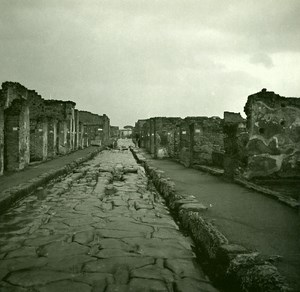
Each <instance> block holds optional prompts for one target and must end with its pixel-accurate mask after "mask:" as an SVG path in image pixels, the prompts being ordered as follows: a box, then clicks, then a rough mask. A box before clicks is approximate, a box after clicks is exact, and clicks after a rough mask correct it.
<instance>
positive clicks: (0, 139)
mask: <svg viewBox="0 0 300 292" xmlns="http://www.w3.org/2000/svg"><path fill="white" fill-rule="evenodd" d="M1 94H2V91H1V90H0V96H1ZM0 100H1V98H0ZM3 171H4V109H3V107H1V105H0V175H2V174H3Z"/></svg>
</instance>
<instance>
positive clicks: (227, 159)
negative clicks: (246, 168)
mask: <svg viewBox="0 0 300 292" xmlns="http://www.w3.org/2000/svg"><path fill="white" fill-rule="evenodd" d="M244 124H245V121H244V119H243V118H242V117H241V115H240V114H239V113H232V112H224V125H223V131H224V150H225V155H224V174H225V175H226V176H227V177H229V178H233V177H234V176H235V174H237V172H238V168H239V165H240V164H241V163H242V161H241V159H242V158H241V157H240V149H239V148H240V141H239V135H240V133H241V132H242V130H243V127H242V126H241V125H244Z"/></svg>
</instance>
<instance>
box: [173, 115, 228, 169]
mask: <svg viewBox="0 0 300 292" xmlns="http://www.w3.org/2000/svg"><path fill="white" fill-rule="evenodd" d="M223 145H224V144H223V129H222V120H221V119H220V118H219V117H212V118H208V117H187V118H185V119H184V120H183V121H182V123H181V125H180V146H179V148H180V150H179V160H180V162H181V163H182V164H184V165H185V166H186V167H189V166H192V165H214V164H215V162H214V159H213V154H214V153H222V151H223V149H224V146H223Z"/></svg>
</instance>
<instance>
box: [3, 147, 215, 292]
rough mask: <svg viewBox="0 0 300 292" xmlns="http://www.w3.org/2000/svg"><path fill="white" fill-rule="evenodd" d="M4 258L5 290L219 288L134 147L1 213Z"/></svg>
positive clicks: (86, 167) (102, 155)
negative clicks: (205, 271) (134, 154)
mask: <svg viewBox="0 0 300 292" xmlns="http://www.w3.org/2000/svg"><path fill="white" fill-rule="evenodd" d="M0 259H1V261H0V280H1V279H2V280H1V281H0V291H55V292H59V291H80V292H85V291H106V292H108V291H178V292H179V291H216V290H215V289H214V288H213V287H212V286H211V284H210V283H209V281H208V279H207V277H206V276H205V275H204V274H203V272H202V270H201V268H200V267H199V265H198V264H197V263H196V261H195V256H194V253H193V251H192V249H191V241H190V240H189V239H188V238H186V237H184V236H183V235H182V233H181V232H180V231H179V230H178V227H177V225H176V224H175V223H174V221H173V219H172V218H171V216H170V214H169V212H168V210H167V208H166V206H165V204H164V202H163V201H162V199H161V198H160V197H159V196H158V194H157V193H156V192H155V191H154V190H153V188H152V187H151V184H149V183H148V180H147V178H146V176H145V174H144V172H143V169H142V168H141V167H139V166H138V165H137V163H136V162H135V160H134V158H133V157H132V155H131V153H130V152H129V151H128V150H125V151H117V150H112V151H104V152H102V153H100V154H99V155H98V156H97V157H96V158H94V159H93V160H91V161H89V162H88V163H85V164H84V165H82V166H81V167H79V168H78V169H76V170H75V172H73V173H71V174H69V175H67V176H65V177H63V178H61V179H60V180H57V181H56V182H52V183H51V184H50V185H48V187H47V188H45V189H43V190H40V191H38V192H36V193H34V194H33V195H31V196H29V197H27V198H25V199H24V200H22V201H21V202H20V203H19V204H18V205H17V206H16V207H14V208H13V209H10V210H9V211H7V212H6V213H5V214H3V215H1V218H0Z"/></svg>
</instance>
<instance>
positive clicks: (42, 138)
mask: <svg viewBox="0 0 300 292" xmlns="http://www.w3.org/2000/svg"><path fill="white" fill-rule="evenodd" d="M47 153H48V122H47V120H46V119H44V118H43V119H39V120H34V119H31V120H30V161H40V160H46V159H47Z"/></svg>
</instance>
